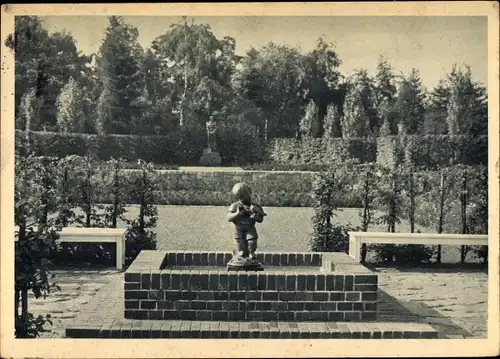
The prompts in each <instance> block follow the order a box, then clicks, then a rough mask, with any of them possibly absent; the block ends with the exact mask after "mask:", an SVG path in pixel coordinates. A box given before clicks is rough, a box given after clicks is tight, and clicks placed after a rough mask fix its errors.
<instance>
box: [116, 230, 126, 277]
mask: <svg viewBox="0 0 500 359" xmlns="http://www.w3.org/2000/svg"><path fill="white" fill-rule="evenodd" d="M123 254H124V250H123V239H122V238H121V237H118V238H116V268H117V269H119V270H122V269H123Z"/></svg>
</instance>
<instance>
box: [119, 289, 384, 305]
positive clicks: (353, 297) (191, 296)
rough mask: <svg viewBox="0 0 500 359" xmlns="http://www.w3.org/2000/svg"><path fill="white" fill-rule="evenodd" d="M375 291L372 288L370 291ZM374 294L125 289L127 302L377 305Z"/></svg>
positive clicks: (364, 292) (350, 292)
mask: <svg viewBox="0 0 500 359" xmlns="http://www.w3.org/2000/svg"><path fill="white" fill-rule="evenodd" d="M370 289H373V288H370ZM377 296H378V293H377V289H374V290H373V291H345V292H342V291H300V292H294V291H281V292H278V291H259V290H257V291H196V292H195V291H182V290H126V291H125V301H126V302H127V301H139V300H156V301H162V300H167V301H178V300H190V301H213V300H221V301H241V300H246V301H264V302H268V301H269V302H275V301H283V302H293V301H298V302H305V301H314V302H327V301H331V302H344V301H346V302H360V301H361V302H376V301H377Z"/></svg>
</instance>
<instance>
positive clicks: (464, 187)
mask: <svg viewBox="0 0 500 359" xmlns="http://www.w3.org/2000/svg"><path fill="white" fill-rule="evenodd" d="M460 203H461V212H462V233H463V234H466V233H467V232H468V228H467V174H466V170H465V169H464V171H463V175H462V194H461V199H460ZM466 256H467V246H462V248H461V251H460V262H461V263H462V264H464V263H465V257H466Z"/></svg>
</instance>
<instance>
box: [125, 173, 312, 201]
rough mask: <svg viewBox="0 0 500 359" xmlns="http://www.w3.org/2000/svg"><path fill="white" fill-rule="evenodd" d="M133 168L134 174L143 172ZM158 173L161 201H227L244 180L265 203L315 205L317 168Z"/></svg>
mask: <svg viewBox="0 0 500 359" xmlns="http://www.w3.org/2000/svg"><path fill="white" fill-rule="evenodd" d="M130 172H131V173H132V176H133V175H134V174H137V175H138V174H139V173H140V172H139V171H135V170H130ZM157 174H158V181H157V183H158V190H159V193H158V195H157V201H158V204H175V205H182V204H186V205H187V204H189V205H214V206H215V205H228V204H230V202H231V189H232V187H233V186H234V185H235V184H236V183H238V182H240V181H243V182H246V183H248V184H249V185H250V186H251V187H252V191H253V193H254V197H255V200H256V201H258V202H260V203H261V204H262V205H264V206H293V207H302V206H305V207H309V206H311V205H312V184H313V181H314V176H315V173H314V172H291V171H280V172H279V171H275V172H274V171H273V172H271V171H224V172H219V171H217V172H215V171H193V172H191V171H177V170H158V171H157ZM127 195H128V193H127V194H126V195H125V196H126V197H127ZM131 197H132V196H131ZM130 201H131V200H130Z"/></svg>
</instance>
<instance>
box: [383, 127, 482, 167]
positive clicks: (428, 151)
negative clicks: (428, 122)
mask: <svg viewBox="0 0 500 359" xmlns="http://www.w3.org/2000/svg"><path fill="white" fill-rule="evenodd" d="M405 152H407V153H408V154H409V156H410V158H411V160H412V163H413V164H414V165H415V166H416V167H419V168H425V169H435V168H439V167H443V166H449V165H451V164H464V165H469V166H474V165H487V164H488V136H460V135H457V136H450V135H426V136H421V135H418V136H417V135H411V136H386V137H378V138H377V163H379V164H381V165H385V166H393V165H395V164H399V163H401V162H402V161H403V160H404V158H405Z"/></svg>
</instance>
